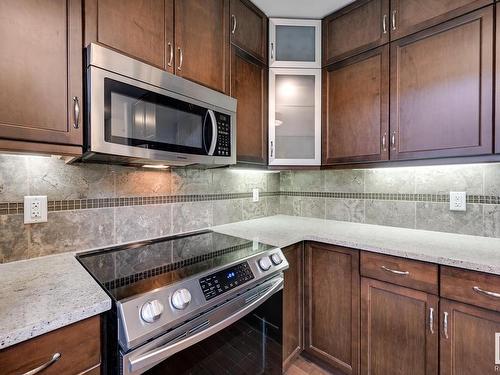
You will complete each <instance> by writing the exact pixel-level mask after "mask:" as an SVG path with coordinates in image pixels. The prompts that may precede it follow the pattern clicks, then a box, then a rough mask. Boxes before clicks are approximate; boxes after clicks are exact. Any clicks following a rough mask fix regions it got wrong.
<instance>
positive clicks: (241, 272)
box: [200, 262, 255, 301]
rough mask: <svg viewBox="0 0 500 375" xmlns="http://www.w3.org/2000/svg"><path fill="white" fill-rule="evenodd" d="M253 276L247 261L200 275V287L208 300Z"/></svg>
mask: <svg viewBox="0 0 500 375" xmlns="http://www.w3.org/2000/svg"><path fill="white" fill-rule="evenodd" d="M253 278H255V276H254V274H253V272H252V270H251V269H250V266H249V265H248V262H243V263H240V264H236V265H234V266H232V267H229V268H226V269H224V270H222V271H219V272H217V273H214V274H212V275H208V276H205V277H202V278H201V279H200V287H201V290H202V291H203V294H204V295H205V299H206V300H207V301H208V300H210V299H212V298H214V297H217V296H218V295H220V294H222V293H224V292H227V291H228V290H231V289H233V288H236V287H237V286H239V285H242V284H244V283H246V282H247V281H250V280H252V279H253Z"/></svg>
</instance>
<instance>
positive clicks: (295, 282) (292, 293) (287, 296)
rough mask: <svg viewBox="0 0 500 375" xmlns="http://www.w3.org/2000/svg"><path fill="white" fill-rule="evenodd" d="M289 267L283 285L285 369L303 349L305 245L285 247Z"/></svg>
mask: <svg viewBox="0 0 500 375" xmlns="http://www.w3.org/2000/svg"><path fill="white" fill-rule="evenodd" d="M283 254H284V255H285V258H286V260H287V261H288V264H289V268H288V270H286V271H285V285H284V287H283V370H284V371H286V369H287V368H288V367H289V366H290V364H291V362H293V360H294V359H295V358H296V357H297V356H298V355H299V354H300V352H301V351H302V349H303V327H304V326H303V321H304V320H303V316H304V308H303V307H304V300H303V296H304V294H303V291H304V277H303V275H304V245H303V243H298V244H295V245H292V246H288V247H286V248H284V249H283Z"/></svg>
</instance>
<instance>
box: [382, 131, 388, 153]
mask: <svg viewBox="0 0 500 375" xmlns="http://www.w3.org/2000/svg"><path fill="white" fill-rule="evenodd" d="M382 151H387V133H384V135H383V136H382Z"/></svg>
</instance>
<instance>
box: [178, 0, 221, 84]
mask: <svg viewBox="0 0 500 375" xmlns="http://www.w3.org/2000/svg"><path fill="white" fill-rule="evenodd" d="M229 43H230V42H229V0H176V1H175V46H176V74H177V75H179V76H182V77H184V78H187V79H189V80H191V81H194V82H197V83H200V84H202V85H204V86H207V87H210V88H212V89H214V90H217V91H221V92H224V93H227V94H229V91H230V88H229V86H230V85H229V64H230V59H229V54H230V50H229Z"/></svg>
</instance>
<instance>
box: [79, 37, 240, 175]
mask: <svg viewBox="0 0 500 375" xmlns="http://www.w3.org/2000/svg"><path fill="white" fill-rule="evenodd" d="M86 59H87V65H86V76H87V79H86V93H87V94H86V131H85V145H84V155H83V157H82V158H81V159H82V161H94V162H107V163H118V164H132V165H144V164H167V165H174V166H185V165H191V164H203V165H228V164H235V163H236V100H235V99H233V98H231V97H229V96H227V95H224V94H221V93H219V92H217V91H214V90H211V89H208V88H206V87H204V86H201V85H198V84H196V83H193V82H191V81H188V80H186V79H184V78H181V77H177V76H175V75H173V74H170V73H167V72H165V71H163V70H161V69H158V68H155V67H153V66H150V65H148V64H145V63H143V62H140V61H137V60H134V59H132V58H130V57H127V56H124V55H122V54H120V53H117V52H115V51H112V50H110V49H107V48H104V47H102V46H99V45H96V44H90V45H89V46H88V47H87V49H86Z"/></svg>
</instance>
